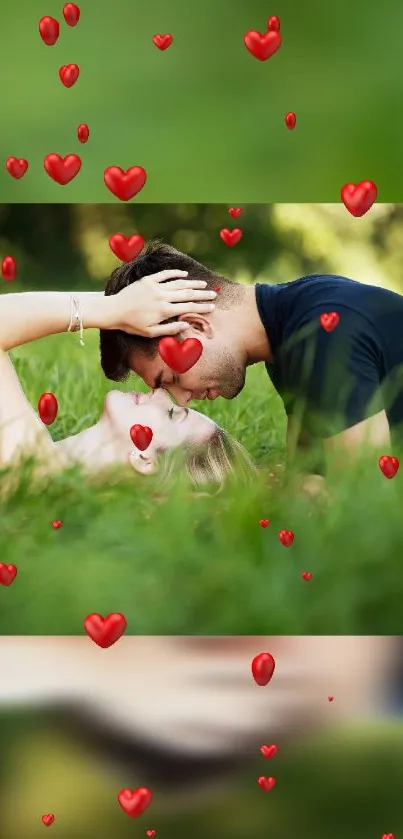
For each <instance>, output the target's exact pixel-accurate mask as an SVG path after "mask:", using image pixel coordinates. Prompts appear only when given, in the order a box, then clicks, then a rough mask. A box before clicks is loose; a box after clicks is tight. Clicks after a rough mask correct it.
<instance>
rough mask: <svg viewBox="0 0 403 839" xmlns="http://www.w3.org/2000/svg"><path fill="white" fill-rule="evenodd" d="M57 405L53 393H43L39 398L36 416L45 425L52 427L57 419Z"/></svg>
mask: <svg viewBox="0 0 403 839" xmlns="http://www.w3.org/2000/svg"><path fill="white" fill-rule="evenodd" d="M58 408H59V406H58V404H57V399H56V396H54V395H53V393H43V394H42V396H40V397H39V402H38V414H39V416H40V418H41V420H42V422H43V423H44V424H45V425H52V422H54V421H55V419H56V417H57V411H58Z"/></svg>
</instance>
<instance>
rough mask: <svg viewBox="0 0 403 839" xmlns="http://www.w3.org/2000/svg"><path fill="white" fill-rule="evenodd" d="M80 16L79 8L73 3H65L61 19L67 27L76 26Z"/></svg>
mask: <svg viewBox="0 0 403 839" xmlns="http://www.w3.org/2000/svg"><path fill="white" fill-rule="evenodd" d="M80 14H81V11H80V8H79V6H76V4H75V3H66V5H65V6H63V17H64V19H65V21H66V23H67V26H76V24H77V23H78V21H79V20H80Z"/></svg>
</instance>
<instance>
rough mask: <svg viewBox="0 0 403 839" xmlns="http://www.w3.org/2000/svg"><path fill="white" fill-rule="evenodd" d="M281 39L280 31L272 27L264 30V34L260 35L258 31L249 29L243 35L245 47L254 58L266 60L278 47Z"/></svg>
mask: <svg viewBox="0 0 403 839" xmlns="http://www.w3.org/2000/svg"><path fill="white" fill-rule="evenodd" d="M281 41H282V38H281V35H280V32H278V31H276V30H273V29H270V30H269V31H268V32H265V33H264V35H261V33H260V32H255V31H254V30H253V29H251V30H250V32H247V33H246V35H245V37H244V44H245V47H246V49H247V50H249V52H250V53H252V55H254V56H255V58H258V59H259V61H266V60H267V59H268V58H271V56H272V55H274V53H275V52H277V50H279V49H280V47H281Z"/></svg>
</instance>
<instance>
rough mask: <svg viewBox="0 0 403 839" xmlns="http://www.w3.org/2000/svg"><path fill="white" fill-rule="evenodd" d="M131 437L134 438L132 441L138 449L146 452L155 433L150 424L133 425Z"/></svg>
mask: <svg viewBox="0 0 403 839" xmlns="http://www.w3.org/2000/svg"><path fill="white" fill-rule="evenodd" d="M130 437H131V438H132V443H134V445H135V446H136V449H139V450H140V451H141V452H144V451H145V450H146V449H148V447H149V445H150V443H151V440H152V439H153V433H152V431H151V428H149V427H148V425H132V427H131V429H130Z"/></svg>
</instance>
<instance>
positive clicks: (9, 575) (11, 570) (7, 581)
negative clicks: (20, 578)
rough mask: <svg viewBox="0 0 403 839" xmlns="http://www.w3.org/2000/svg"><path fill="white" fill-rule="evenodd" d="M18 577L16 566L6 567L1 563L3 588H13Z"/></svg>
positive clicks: (0, 579)
mask: <svg viewBox="0 0 403 839" xmlns="http://www.w3.org/2000/svg"><path fill="white" fill-rule="evenodd" d="M16 576H17V568H16V566H15V565H4V564H3V563H2V562H0V584H1V585H2V586H11V583H12V582H13V580H15V578H16Z"/></svg>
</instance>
